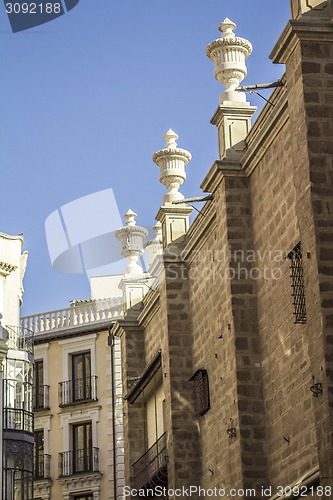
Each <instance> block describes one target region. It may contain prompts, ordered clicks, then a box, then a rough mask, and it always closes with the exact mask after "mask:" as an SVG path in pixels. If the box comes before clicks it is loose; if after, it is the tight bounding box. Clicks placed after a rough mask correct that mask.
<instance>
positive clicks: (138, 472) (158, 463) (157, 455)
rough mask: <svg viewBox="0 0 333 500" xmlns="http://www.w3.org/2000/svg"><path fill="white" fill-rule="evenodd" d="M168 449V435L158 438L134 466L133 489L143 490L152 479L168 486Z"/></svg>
mask: <svg viewBox="0 0 333 500" xmlns="http://www.w3.org/2000/svg"><path fill="white" fill-rule="evenodd" d="M167 462H168V460H167V448H166V433H164V434H162V436H161V437H159V438H158V440H157V441H156V443H154V444H153V446H151V447H150V448H149V450H147V451H146V453H145V454H144V455H142V457H140V458H139V460H137V461H136V462H135V463H134V464H133V465H132V471H133V476H132V486H133V488H137V489H140V488H143V487H145V486H147V485H148V484H149V482H150V481H152V479H154V483H155V484H157V483H159V484H166V482H167Z"/></svg>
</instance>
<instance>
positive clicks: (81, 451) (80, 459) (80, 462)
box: [73, 422, 93, 474]
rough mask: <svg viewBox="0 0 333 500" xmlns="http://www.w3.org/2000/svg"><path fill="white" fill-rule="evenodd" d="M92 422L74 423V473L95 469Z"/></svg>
mask: <svg viewBox="0 0 333 500" xmlns="http://www.w3.org/2000/svg"><path fill="white" fill-rule="evenodd" d="M92 452H93V449H92V432H91V422H86V423H84V424H77V425H73V473H74V474H78V473H80V472H91V471H92V470H93V466H92V465H93V453H92Z"/></svg>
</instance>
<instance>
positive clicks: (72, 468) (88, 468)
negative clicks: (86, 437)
mask: <svg viewBox="0 0 333 500" xmlns="http://www.w3.org/2000/svg"><path fill="white" fill-rule="evenodd" d="M98 451H99V449H98V448H91V449H89V448H84V449H82V450H72V451H65V452H63V453H59V477H64V476H72V475H75V474H87V473H90V472H99V468H98Z"/></svg>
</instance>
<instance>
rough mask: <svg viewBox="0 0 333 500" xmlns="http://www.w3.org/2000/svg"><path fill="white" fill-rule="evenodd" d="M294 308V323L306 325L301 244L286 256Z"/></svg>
mask: <svg viewBox="0 0 333 500" xmlns="http://www.w3.org/2000/svg"><path fill="white" fill-rule="evenodd" d="M288 258H289V259H290V272H291V273H290V276H291V287H292V297H293V306H294V315H295V323H300V324H305V323H306V306H305V288H304V276H303V264H302V247H301V242H299V243H297V245H296V246H295V248H294V249H293V250H292V251H291V252H290V253H289V254H288Z"/></svg>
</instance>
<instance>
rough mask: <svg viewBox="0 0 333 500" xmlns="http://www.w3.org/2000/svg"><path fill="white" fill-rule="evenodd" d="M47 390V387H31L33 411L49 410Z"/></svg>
mask: <svg viewBox="0 0 333 500" xmlns="http://www.w3.org/2000/svg"><path fill="white" fill-rule="evenodd" d="M49 390H50V386H49V385H40V386H39V387H35V386H34V387H33V391H32V408H33V410H34V411H36V410H46V409H49Z"/></svg>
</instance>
